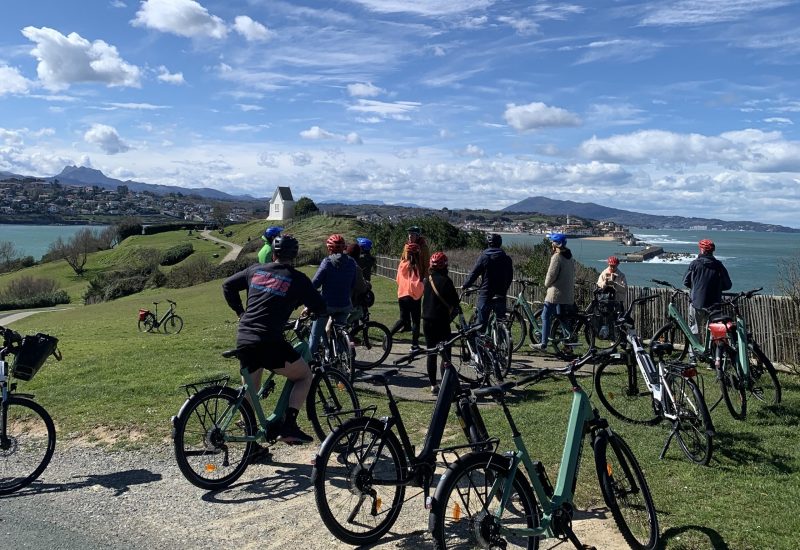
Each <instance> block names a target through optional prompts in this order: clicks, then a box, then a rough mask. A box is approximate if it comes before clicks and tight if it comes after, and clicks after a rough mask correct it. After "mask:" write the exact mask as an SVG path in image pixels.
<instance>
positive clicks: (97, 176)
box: [45, 166, 253, 201]
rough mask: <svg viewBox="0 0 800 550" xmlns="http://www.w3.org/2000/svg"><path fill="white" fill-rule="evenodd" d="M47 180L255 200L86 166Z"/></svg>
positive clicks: (73, 167) (109, 187) (75, 167)
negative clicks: (111, 175) (116, 176)
mask: <svg viewBox="0 0 800 550" xmlns="http://www.w3.org/2000/svg"><path fill="white" fill-rule="evenodd" d="M45 179H46V181H50V182H52V181H54V180H58V182H59V183H62V184H67V185H96V186H98V187H102V188H103V189H116V188H117V187H119V186H120V185H127V186H128V189H129V190H130V191H134V192H139V193H141V192H144V191H149V192H150V193H155V194H156V195H168V194H170V193H181V194H183V195H199V196H201V197H205V198H208V199H217V200H223V201H231V200H242V199H246V200H253V198H252V197H250V196H241V195H229V194H228V193H224V192H222V191H217V190H216V189H210V188H208V187H178V186H177V185H158V184H152V183H142V182H139V181H133V180H127V181H122V180H118V179H114V178H109V177H108V176H106V175H105V174H103V172H101V171H100V170H95V169H94V168H87V167H86V166H65V167H64V169H63V170H62V171H61V173H60V174H58V175H57V176H53V177H52V178H45Z"/></svg>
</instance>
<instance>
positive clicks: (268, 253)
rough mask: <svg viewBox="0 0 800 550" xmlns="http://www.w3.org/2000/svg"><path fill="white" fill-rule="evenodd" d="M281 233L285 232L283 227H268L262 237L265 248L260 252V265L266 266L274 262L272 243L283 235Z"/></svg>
mask: <svg viewBox="0 0 800 550" xmlns="http://www.w3.org/2000/svg"><path fill="white" fill-rule="evenodd" d="M281 231H283V227H268V228H267V229H266V230H265V231H264V234H263V235H261V240H263V241H264V246H262V247H261V250H259V251H258V263H260V264H265V263H267V262H271V261H272V241H273V240H275V237H277V236H278V235H280V234H281Z"/></svg>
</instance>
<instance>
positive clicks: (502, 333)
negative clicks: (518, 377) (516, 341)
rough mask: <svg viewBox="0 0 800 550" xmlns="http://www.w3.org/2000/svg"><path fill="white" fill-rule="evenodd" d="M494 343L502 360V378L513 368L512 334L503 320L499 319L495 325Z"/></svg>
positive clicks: (498, 356) (499, 358)
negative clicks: (510, 334)
mask: <svg viewBox="0 0 800 550" xmlns="http://www.w3.org/2000/svg"><path fill="white" fill-rule="evenodd" d="M494 345H495V346H496V349H497V359H498V360H499V361H500V374H501V379H502V378H505V377H506V376H508V371H510V370H511V347H512V344H511V336H509V334H508V327H507V326H506V325H505V324H504V323H503V322H502V321H497V323H496V324H495V326H494Z"/></svg>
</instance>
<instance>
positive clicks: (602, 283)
mask: <svg viewBox="0 0 800 550" xmlns="http://www.w3.org/2000/svg"><path fill="white" fill-rule="evenodd" d="M606 261H607V262H608V267H607V268H605V269H604V270H603V271H601V272H600V276H599V277H598V278H597V288H603V289H612V290H613V291H614V297H615V298H616V300H617V301H619V302H621V303H622V305H623V306H625V304H626V303H627V297H628V296H627V293H628V280H627V279H626V278H625V274H624V273H623V272H622V271H620V270H619V258H617V257H616V256H609V258H608V260H606Z"/></svg>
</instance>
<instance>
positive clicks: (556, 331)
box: [548, 317, 583, 359]
mask: <svg viewBox="0 0 800 550" xmlns="http://www.w3.org/2000/svg"><path fill="white" fill-rule="evenodd" d="M573 322H574V323H576V325H577V323H582V322H583V321H580V320H578V319H574V320H573ZM581 328H583V327H581V326H576V327H575V328H574V329H573V330H570V329H569V327H568V326H566V325H565V324H564V321H563V320H562V319H559V318H558V317H556V318H555V319H553V327H552V329H551V330H550V336H549V338H548V341H549V344H550V345H551V346H553V349H555V352H556V355H557V356H558V357H560V358H562V359H572V358H574V357H575V355H576V353H575V348H577V347H578V341H577V340H578V334H580V332H581Z"/></svg>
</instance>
